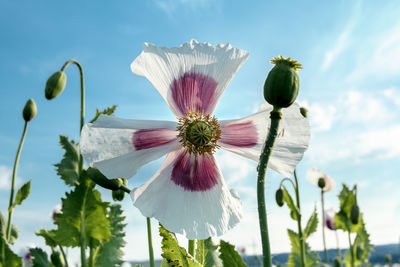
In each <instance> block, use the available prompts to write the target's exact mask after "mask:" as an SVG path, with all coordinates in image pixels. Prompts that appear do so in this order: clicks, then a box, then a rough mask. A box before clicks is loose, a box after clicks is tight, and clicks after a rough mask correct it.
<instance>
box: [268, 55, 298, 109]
mask: <svg viewBox="0 0 400 267" xmlns="http://www.w3.org/2000/svg"><path fill="white" fill-rule="evenodd" d="M271 63H272V64H274V65H275V66H274V67H273V68H272V70H271V71H270V72H269V73H268V76H267V79H266V80H265V84H264V98H265V100H266V101H267V102H268V103H269V104H271V105H273V106H274V107H276V108H287V107H289V106H290V105H292V104H293V102H294V101H295V100H296V98H297V95H298V94H299V76H298V75H297V70H298V69H301V68H302V66H301V64H300V63H299V62H297V61H296V60H293V59H292V58H290V57H289V58H287V59H286V58H284V57H283V56H279V57H276V58H274V59H272V60H271Z"/></svg>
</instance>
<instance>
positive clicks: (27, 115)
mask: <svg viewBox="0 0 400 267" xmlns="http://www.w3.org/2000/svg"><path fill="white" fill-rule="evenodd" d="M36 112H37V108H36V103H35V101H34V100H33V99H32V98H31V99H29V100H28V101H27V102H26V104H25V107H24V110H23V111H22V117H24V120H25V121H26V122H28V121H31V120H32V119H33V118H34V117H35V116H36Z"/></svg>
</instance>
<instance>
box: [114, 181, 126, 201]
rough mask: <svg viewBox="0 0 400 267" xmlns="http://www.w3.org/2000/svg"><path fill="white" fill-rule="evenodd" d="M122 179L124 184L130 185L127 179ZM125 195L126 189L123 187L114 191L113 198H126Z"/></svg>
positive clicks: (118, 199) (117, 199) (115, 199)
mask: <svg viewBox="0 0 400 267" xmlns="http://www.w3.org/2000/svg"><path fill="white" fill-rule="evenodd" d="M122 181H123V185H124V186H126V185H128V180H127V179H122ZM124 197H125V191H123V190H122V189H118V190H113V191H112V198H113V200H114V201H122V200H124Z"/></svg>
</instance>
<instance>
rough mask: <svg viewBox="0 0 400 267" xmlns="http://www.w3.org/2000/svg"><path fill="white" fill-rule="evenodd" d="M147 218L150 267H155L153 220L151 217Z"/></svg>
mask: <svg viewBox="0 0 400 267" xmlns="http://www.w3.org/2000/svg"><path fill="white" fill-rule="evenodd" d="M146 220H147V241H148V243H149V259H150V267H154V252H153V241H152V238H151V220H150V218H149V217H147V218H146Z"/></svg>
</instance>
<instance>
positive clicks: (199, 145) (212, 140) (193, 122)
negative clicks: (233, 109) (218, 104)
mask: <svg viewBox="0 0 400 267" xmlns="http://www.w3.org/2000/svg"><path fill="white" fill-rule="evenodd" d="M177 130H178V131H179V134H178V137H179V142H180V143H181V144H182V146H184V147H185V148H186V149H187V151H188V152H189V153H193V154H194V155H203V154H205V153H208V154H213V153H214V152H215V150H216V149H217V148H219V146H218V145H217V141H218V140H219V139H220V138H221V129H220V126H219V124H218V120H217V119H216V118H215V116H211V115H210V114H203V113H201V112H192V111H190V110H188V111H187V112H186V113H185V115H184V116H183V117H181V118H180V119H179V120H178V127H177Z"/></svg>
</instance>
